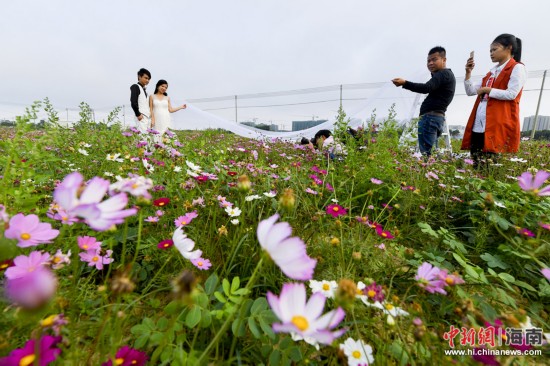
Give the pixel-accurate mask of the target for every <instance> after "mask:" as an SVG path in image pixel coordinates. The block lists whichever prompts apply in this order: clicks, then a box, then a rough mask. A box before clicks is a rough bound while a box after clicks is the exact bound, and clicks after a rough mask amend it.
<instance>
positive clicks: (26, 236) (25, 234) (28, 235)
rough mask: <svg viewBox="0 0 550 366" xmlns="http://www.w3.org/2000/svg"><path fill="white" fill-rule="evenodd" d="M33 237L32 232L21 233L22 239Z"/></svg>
mask: <svg viewBox="0 0 550 366" xmlns="http://www.w3.org/2000/svg"><path fill="white" fill-rule="evenodd" d="M30 238H31V234H28V233H23V234H21V239H23V240H29V239H30Z"/></svg>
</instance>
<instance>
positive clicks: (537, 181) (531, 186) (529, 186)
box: [518, 170, 550, 196]
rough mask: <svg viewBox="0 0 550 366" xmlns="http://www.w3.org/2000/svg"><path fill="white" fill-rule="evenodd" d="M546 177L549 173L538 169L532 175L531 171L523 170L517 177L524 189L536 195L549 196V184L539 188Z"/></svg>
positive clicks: (549, 175)
mask: <svg viewBox="0 0 550 366" xmlns="http://www.w3.org/2000/svg"><path fill="white" fill-rule="evenodd" d="M548 177H550V173H548V172H546V171H544V170H539V171H538V172H537V174H536V175H535V176H534V177H533V175H532V174H531V172H525V173H523V174H522V175H520V176H519V177H518V184H519V186H520V187H521V189H523V190H524V191H527V192H532V193H534V194H536V195H537V196H550V185H548V186H546V187H544V188H542V189H540V187H541V186H542V185H543V184H544V181H546V179H548Z"/></svg>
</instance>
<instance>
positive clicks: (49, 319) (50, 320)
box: [40, 315, 55, 327]
mask: <svg viewBox="0 0 550 366" xmlns="http://www.w3.org/2000/svg"><path fill="white" fill-rule="evenodd" d="M54 319H55V315H50V316H49V317H47V318H46V319H44V320H42V321H41V322H40V325H42V326H43V327H49V326H51V325H52V324H53V320H54Z"/></svg>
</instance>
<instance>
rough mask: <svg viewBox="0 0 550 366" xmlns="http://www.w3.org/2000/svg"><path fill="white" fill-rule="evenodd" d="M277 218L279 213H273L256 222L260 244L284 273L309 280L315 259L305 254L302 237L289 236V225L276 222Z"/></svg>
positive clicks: (290, 229)
mask: <svg viewBox="0 0 550 366" xmlns="http://www.w3.org/2000/svg"><path fill="white" fill-rule="evenodd" d="M278 219H279V214H275V215H273V216H271V217H270V218H268V219H266V220H263V221H261V222H260V223H259V224H258V229H257V236H258V241H259V242H260V246H261V247H262V248H263V249H264V250H265V251H266V252H267V253H268V254H269V256H270V257H271V259H273V261H274V262H275V263H276V264H277V266H279V268H280V269H281V271H282V272H283V273H284V274H285V275H287V276H288V277H290V278H292V279H293V280H300V281H307V280H311V279H312V278H313V270H314V269H315V266H316V265H317V261H316V260H315V259H312V258H310V257H309V256H308V255H307V252H306V245H305V243H304V242H303V241H302V239H300V238H298V237H296V236H294V237H291V236H290V235H291V234H292V228H291V227H290V225H289V224H288V223H287V222H279V223H276V222H277V220H278Z"/></svg>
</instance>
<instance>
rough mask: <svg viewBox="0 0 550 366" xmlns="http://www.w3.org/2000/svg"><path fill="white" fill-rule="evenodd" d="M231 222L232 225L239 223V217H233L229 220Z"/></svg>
mask: <svg viewBox="0 0 550 366" xmlns="http://www.w3.org/2000/svg"><path fill="white" fill-rule="evenodd" d="M231 223H232V224H233V225H239V219H233V220H231Z"/></svg>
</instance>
